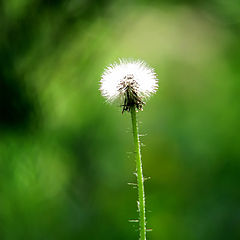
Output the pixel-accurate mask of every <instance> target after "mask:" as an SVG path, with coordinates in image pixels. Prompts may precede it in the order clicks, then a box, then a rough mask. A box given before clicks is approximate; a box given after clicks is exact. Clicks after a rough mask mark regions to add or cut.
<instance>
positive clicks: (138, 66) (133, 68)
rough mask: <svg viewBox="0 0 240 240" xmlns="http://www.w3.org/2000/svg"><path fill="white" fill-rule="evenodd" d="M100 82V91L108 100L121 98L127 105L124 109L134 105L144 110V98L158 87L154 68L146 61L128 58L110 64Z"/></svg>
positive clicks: (124, 104) (123, 103) (123, 104)
mask: <svg viewBox="0 0 240 240" xmlns="http://www.w3.org/2000/svg"><path fill="white" fill-rule="evenodd" d="M100 84H101V86H100V91H101V93H102V95H103V96H104V97H105V98H106V99H107V101H109V102H113V101H115V100H120V101H121V102H122V106H123V107H124V106H125V108H123V111H125V110H127V111H129V110H130V106H132V105H135V106H136V107H137V108H138V109H140V110H142V105H143V104H144V103H143V100H146V99H147V98H148V97H150V96H151V94H153V93H155V92H156V90H157V88H158V80H157V76H156V73H155V72H154V70H153V69H152V68H150V67H149V66H148V65H147V64H146V63H145V62H144V61H140V60H126V59H120V60H119V63H116V62H115V63H114V64H111V65H110V66H108V67H107V68H106V69H105V71H104V73H103V75H102V78H101V81H100ZM129 96H130V98H129Z"/></svg>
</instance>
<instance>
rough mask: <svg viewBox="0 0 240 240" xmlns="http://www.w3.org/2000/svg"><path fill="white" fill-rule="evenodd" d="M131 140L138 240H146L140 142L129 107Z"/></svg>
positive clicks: (132, 111)
mask: <svg viewBox="0 0 240 240" xmlns="http://www.w3.org/2000/svg"><path fill="white" fill-rule="evenodd" d="M131 117H132V128H133V139H134V145H135V152H136V175H137V185H138V212H139V230H140V240H146V217H145V194H144V184H143V183H144V178H143V169H142V161H141V151H140V141H139V134H138V125H137V119H136V109H135V107H131Z"/></svg>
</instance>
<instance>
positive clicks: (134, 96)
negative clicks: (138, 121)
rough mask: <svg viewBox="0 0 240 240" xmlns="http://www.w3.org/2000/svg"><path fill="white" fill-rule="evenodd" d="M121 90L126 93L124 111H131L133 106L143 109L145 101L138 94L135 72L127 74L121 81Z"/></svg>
mask: <svg viewBox="0 0 240 240" xmlns="http://www.w3.org/2000/svg"><path fill="white" fill-rule="evenodd" d="M119 91H121V92H122V93H123V94H124V104H123V105H122V107H123V110H122V113H123V112H124V111H127V112H129V111H130V109H131V107H135V108H137V109H138V110H142V107H143V105H144V102H143V101H142V99H141V97H140V96H139V94H138V83H137V82H136V80H134V76H133V74H127V75H126V76H125V77H124V78H123V80H122V81H121V83H120V86H119Z"/></svg>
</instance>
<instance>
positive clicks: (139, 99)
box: [100, 59, 158, 240]
mask: <svg viewBox="0 0 240 240" xmlns="http://www.w3.org/2000/svg"><path fill="white" fill-rule="evenodd" d="M119 62H120V63H114V64H112V65H110V66H109V67H107V68H106V69H105V71H104V73H103V75H102V78H101V81H100V83H101V86H100V91H101V93H102V95H103V96H104V97H105V98H106V99H107V101H108V102H114V101H117V100H120V102H121V106H122V107H123V108H122V113H123V112H125V111H127V112H131V118H132V129H133V139H134V145H135V153H136V176H137V187H138V201H137V206H138V213H139V218H138V220H137V222H138V223H139V232H140V240H146V216H145V193H144V177H143V168H142V160H141V151H140V140H139V133H138V123H137V118H136V112H137V111H138V110H143V105H144V104H145V102H144V101H145V100H147V99H148V98H149V97H150V96H151V94H153V93H155V92H156V90H157V88H158V80H157V76H156V73H155V72H154V70H153V69H152V68H150V67H149V66H148V65H147V64H146V63H145V62H143V61H140V60H136V61H128V60H121V59H120V61H119Z"/></svg>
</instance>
